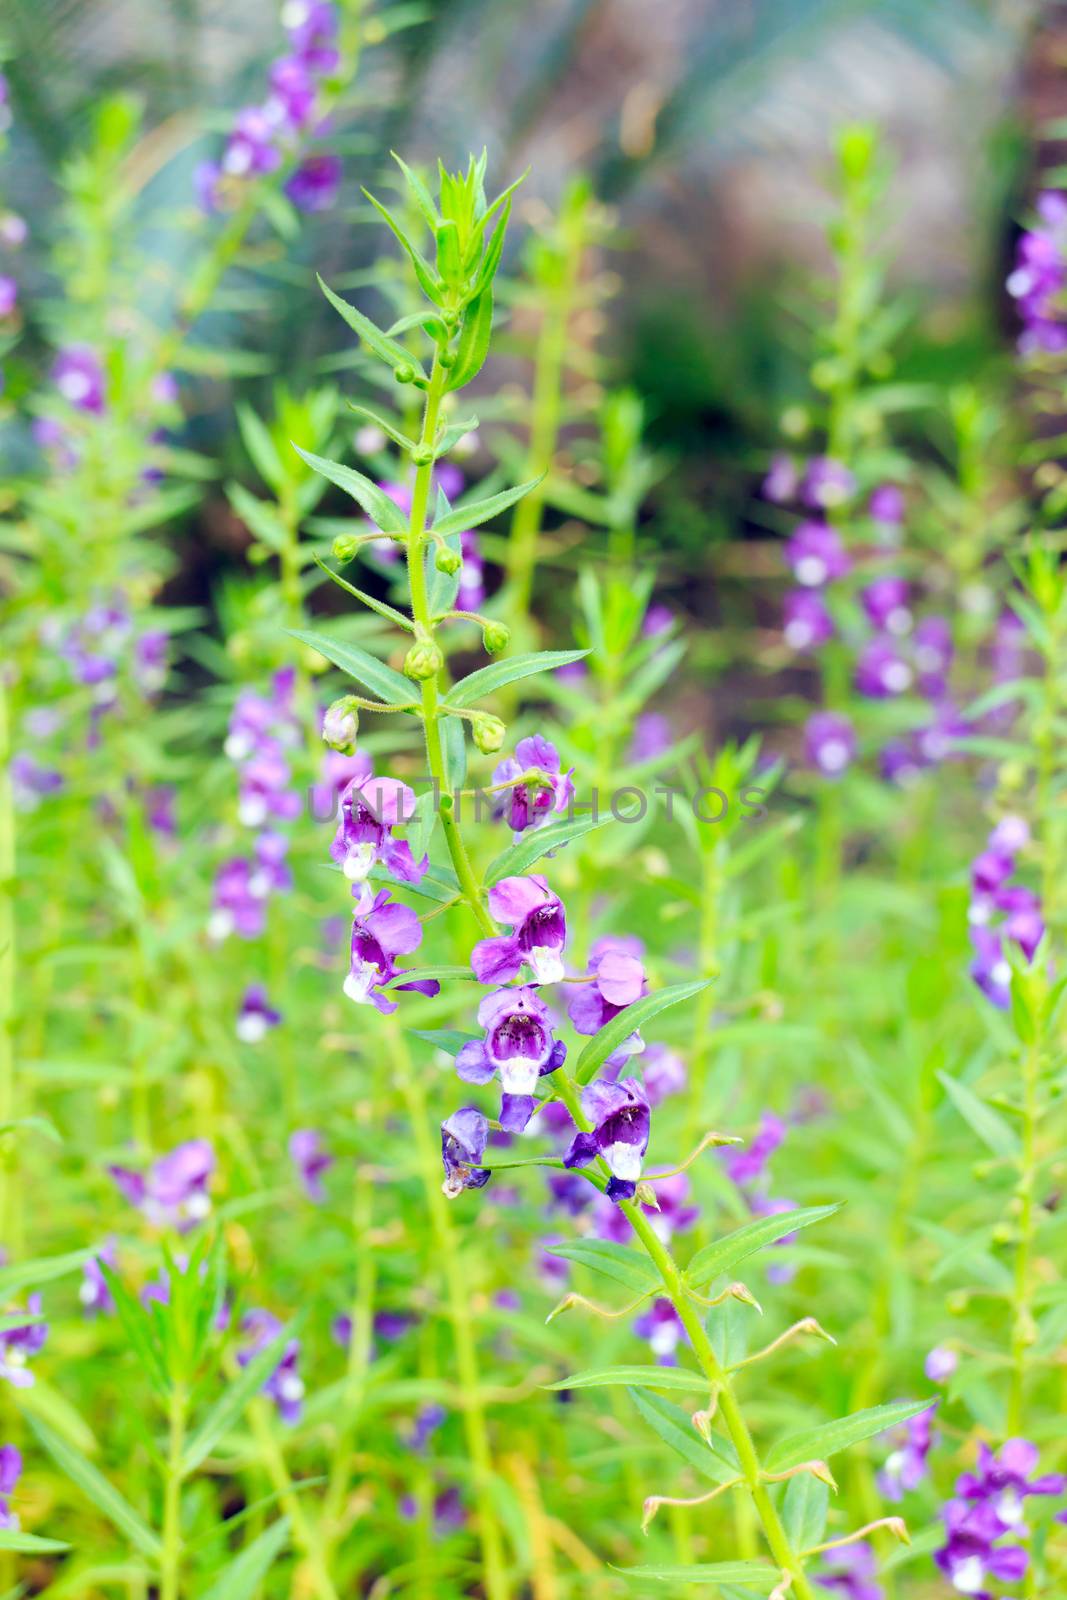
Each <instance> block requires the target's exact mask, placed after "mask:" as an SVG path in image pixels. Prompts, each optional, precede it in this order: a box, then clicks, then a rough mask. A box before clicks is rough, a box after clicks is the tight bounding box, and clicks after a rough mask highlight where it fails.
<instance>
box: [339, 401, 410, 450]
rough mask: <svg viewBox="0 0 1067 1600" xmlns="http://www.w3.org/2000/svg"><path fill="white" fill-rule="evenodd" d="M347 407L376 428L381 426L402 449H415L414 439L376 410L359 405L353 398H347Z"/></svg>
mask: <svg viewBox="0 0 1067 1600" xmlns="http://www.w3.org/2000/svg"><path fill="white" fill-rule="evenodd" d="M348 409H349V410H350V411H354V412H355V413H356V415H357V416H358V417H366V418H367V420H368V422H373V424H374V426H375V427H376V428H381V430H382V432H383V433H384V434H386V435H387V436H388V437H389V438H390V439H392V441H393V443H394V444H398V445H399V446H400V448H401V449H402V450H414V449H415V440H414V439H409V438H408V436H407V434H406V433H401V431H400V429H399V428H397V427H394V426H393V424H392V423H391V422H387V421H386V419H385V418H384V417H383V416H380V415H379V414H378V412H377V411H372V410H371V409H370V407H369V406H360V405H357V404H356V402H355V401H354V400H349V401H348Z"/></svg>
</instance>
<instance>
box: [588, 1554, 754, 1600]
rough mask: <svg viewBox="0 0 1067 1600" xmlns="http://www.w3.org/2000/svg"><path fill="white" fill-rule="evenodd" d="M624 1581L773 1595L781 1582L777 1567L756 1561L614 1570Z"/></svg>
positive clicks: (617, 1568) (620, 1568)
mask: <svg viewBox="0 0 1067 1600" xmlns="http://www.w3.org/2000/svg"><path fill="white" fill-rule="evenodd" d="M614 1571H616V1572H618V1573H621V1575H622V1576H623V1577H624V1578H632V1579H634V1580H635V1581H636V1580H638V1579H640V1580H642V1581H644V1580H645V1579H651V1581H652V1582H653V1583H676V1584H679V1585H681V1584H686V1583H698V1584H715V1585H722V1584H728V1583H732V1584H736V1586H737V1587H738V1588H739V1589H758V1590H759V1592H760V1593H761V1594H768V1595H769V1594H773V1593H774V1590H775V1589H776V1588H777V1587H778V1585H779V1584H780V1583H781V1581H782V1574H781V1573H780V1572H779V1570H778V1568H777V1567H763V1566H760V1564H759V1562H758V1561H712V1562H710V1563H708V1564H706V1565H702V1566H697V1567H615V1568H614Z"/></svg>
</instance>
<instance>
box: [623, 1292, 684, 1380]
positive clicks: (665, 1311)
mask: <svg viewBox="0 0 1067 1600" xmlns="http://www.w3.org/2000/svg"><path fill="white" fill-rule="evenodd" d="M634 1332H635V1333H636V1334H637V1335H638V1337H639V1338H641V1339H647V1340H648V1344H649V1348H650V1350H651V1351H652V1354H653V1355H654V1356H655V1358H656V1364H657V1365H658V1366H661V1367H674V1366H677V1364H678V1357H677V1355H676V1354H675V1352H676V1351H677V1349H678V1346H679V1344H681V1343H682V1342H683V1341H685V1342H688V1337H689V1336H688V1334H687V1333H686V1331H685V1325H684V1324H683V1322H682V1319H681V1317H680V1316H679V1315H678V1313H677V1311H676V1310H675V1309H674V1306H673V1304H672V1303H671V1301H670V1300H664V1299H660V1300H653V1302H652V1304H651V1305H650V1306H649V1308H648V1310H647V1311H642V1313H641V1315H640V1316H639V1317H638V1318H637V1320H636V1322H635V1323H634Z"/></svg>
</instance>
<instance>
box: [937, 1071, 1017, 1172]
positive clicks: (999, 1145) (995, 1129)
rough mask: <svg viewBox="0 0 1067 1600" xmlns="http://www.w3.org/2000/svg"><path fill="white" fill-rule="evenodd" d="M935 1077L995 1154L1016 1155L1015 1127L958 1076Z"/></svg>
mask: <svg viewBox="0 0 1067 1600" xmlns="http://www.w3.org/2000/svg"><path fill="white" fill-rule="evenodd" d="M937 1076H938V1078H939V1079H940V1081H941V1086H942V1088H943V1089H944V1090H945V1091H946V1093H947V1094H948V1097H949V1099H950V1100H951V1101H952V1103H953V1105H954V1106H955V1107H956V1110H957V1111H958V1112H959V1114H960V1116H961V1117H962V1118H963V1120H964V1122H966V1124H967V1126H968V1127H969V1128H970V1129H971V1131H972V1132H973V1133H976V1134H977V1135H978V1137H979V1139H981V1141H982V1143H983V1144H984V1145H986V1146H987V1147H988V1148H989V1149H990V1150H992V1152H993V1154H994V1155H995V1156H1003V1157H1005V1158H1007V1159H1009V1160H1010V1159H1012V1158H1013V1157H1014V1156H1016V1155H1017V1154H1018V1152H1019V1140H1018V1137H1017V1135H1016V1133H1015V1130H1014V1128H1011V1127H1009V1126H1008V1124H1007V1123H1006V1122H1005V1121H1004V1118H1003V1117H1002V1116H1001V1115H1000V1113H999V1112H997V1111H994V1110H993V1107H992V1106H990V1105H987V1104H986V1102H985V1101H984V1100H981V1099H979V1097H978V1095H976V1094H975V1092H974V1090H973V1089H969V1088H968V1087H967V1085H966V1084H965V1083H961V1082H960V1080H959V1079H958V1078H952V1077H950V1076H949V1074H948V1073H947V1072H939V1073H938V1074H937Z"/></svg>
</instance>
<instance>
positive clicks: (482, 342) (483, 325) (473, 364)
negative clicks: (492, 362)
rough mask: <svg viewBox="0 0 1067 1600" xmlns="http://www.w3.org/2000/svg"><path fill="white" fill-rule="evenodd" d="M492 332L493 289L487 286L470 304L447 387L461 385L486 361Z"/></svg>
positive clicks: (450, 388) (465, 312)
mask: <svg viewBox="0 0 1067 1600" xmlns="http://www.w3.org/2000/svg"><path fill="white" fill-rule="evenodd" d="M492 333H493V291H492V289H490V288H488V287H487V288H485V289H483V290H482V291H481V293H480V294H478V295H476V296H475V297H474V299H473V300H472V301H471V302H470V304H469V305H468V306H467V309H466V310H465V311H464V313H463V321H462V322H461V323H460V329H459V343H458V344H457V345H456V359H455V361H454V363H453V365H452V367H451V368H450V370H449V374H448V382H447V383H446V384H445V389H446V390H447V391H449V392H451V391H453V390H455V389H462V388H463V387H464V385H466V384H468V383H470V381H471V379H472V378H473V377H475V376H476V375H477V374H478V373H479V372H480V371H481V369H482V367H483V365H484V364H485V358H486V356H487V355H488V354H489V340H490V338H491V337H492Z"/></svg>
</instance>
